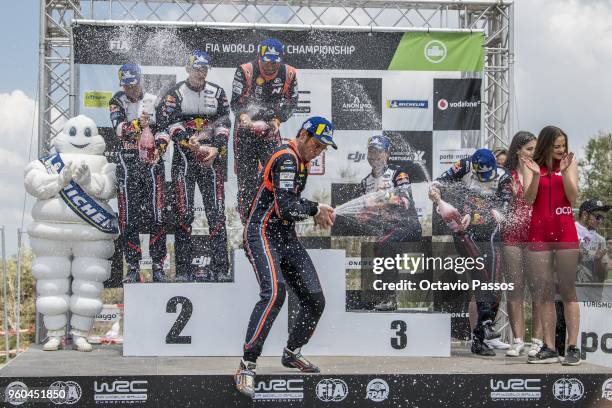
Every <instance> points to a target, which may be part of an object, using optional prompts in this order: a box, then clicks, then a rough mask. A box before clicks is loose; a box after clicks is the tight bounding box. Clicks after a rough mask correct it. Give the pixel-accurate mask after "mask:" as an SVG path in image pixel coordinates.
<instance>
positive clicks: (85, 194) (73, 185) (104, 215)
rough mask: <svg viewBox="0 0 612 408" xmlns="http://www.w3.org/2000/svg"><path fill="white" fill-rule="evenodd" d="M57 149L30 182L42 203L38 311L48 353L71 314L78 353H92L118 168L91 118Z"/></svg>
mask: <svg viewBox="0 0 612 408" xmlns="http://www.w3.org/2000/svg"><path fill="white" fill-rule="evenodd" d="M51 144H52V147H54V148H55V154H52V155H51V156H48V157H44V158H42V159H40V160H36V161H33V162H32V163H30V164H28V166H27V167H26V169H25V182H24V183H25V188H26V191H27V192H28V193H29V194H31V195H33V196H34V197H36V198H37V201H36V204H35V205H34V208H33V209H32V218H33V219H34V221H33V223H32V224H31V225H30V226H29V228H28V233H29V235H30V243H31V246H32V250H33V251H34V254H35V255H36V259H35V261H34V263H33V265H32V275H33V276H34V278H36V280H37V282H36V293H37V299H36V307H37V309H38V311H39V312H40V313H42V314H43V316H44V324H45V327H46V328H47V330H48V336H49V337H48V341H47V342H46V343H45V345H44V349H45V350H47V351H52V350H57V349H58V348H59V346H60V343H61V337H62V335H63V334H64V332H65V329H66V325H67V323H68V320H67V316H66V315H67V313H66V312H68V310H70V311H71V312H72V318H71V319H70V325H71V328H72V330H71V334H72V336H73V341H74V344H75V345H76V347H77V350H79V351H91V349H92V347H91V345H90V344H89V343H88V342H87V335H88V332H89V330H90V329H91V326H92V324H93V319H94V316H95V315H96V314H97V313H99V312H100V310H101V308H102V301H101V300H100V295H101V293H102V289H103V287H104V285H103V282H104V281H105V280H107V279H108V278H109V276H110V261H109V260H108V259H109V258H110V257H111V256H112V255H113V252H114V245H113V240H114V238H115V237H116V235H117V227H116V220H115V214H114V212H113V211H112V209H111V208H110V206H109V205H108V200H109V199H110V198H112V197H114V196H115V193H116V187H115V165H114V164H110V163H108V161H107V160H106V158H105V157H104V155H103V153H104V149H105V143H104V139H103V138H102V136H100V135H98V128H97V126H96V124H95V123H94V121H93V120H91V119H90V118H88V117H87V116H83V115H79V116H77V117H74V118H72V119H70V120H68V121H67V122H66V124H65V125H64V128H63V130H62V132H61V133H59V134H58V135H57V136H56V137H55V138H54V139H53V140H52V142H51ZM71 277H72V295H69V293H70V289H71V287H70V282H71Z"/></svg>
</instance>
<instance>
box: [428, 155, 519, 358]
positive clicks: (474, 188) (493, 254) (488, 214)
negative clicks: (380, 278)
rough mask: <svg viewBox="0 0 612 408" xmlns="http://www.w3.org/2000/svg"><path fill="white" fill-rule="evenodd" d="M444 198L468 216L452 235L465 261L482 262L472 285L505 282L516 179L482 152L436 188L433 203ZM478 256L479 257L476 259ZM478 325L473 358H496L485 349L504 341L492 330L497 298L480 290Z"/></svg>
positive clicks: (473, 274)
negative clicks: (505, 243) (507, 224)
mask: <svg viewBox="0 0 612 408" xmlns="http://www.w3.org/2000/svg"><path fill="white" fill-rule="evenodd" d="M441 193H443V194H444V195H445V196H446V197H448V200H447V201H450V202H454V203H455V204H456V206H457V207H458V208H459V209H460V210H461V212H462V213H463V214H464V218H463V226H462V228H461V229H460V230H459V231H457V232H454V233H453V239H454V241H455V247H456V248H457V252H458V253H459V254H460V255H461V256H463V257H477V256H482V257H483V258H484V264H485V268H484V269H477V268H475V269H472V270H471V280H472V281H474V280H478V281H481V282H487V283H495V282H501V270H500V262H501V258H500V255H501V231H500V228H501V227H500V224H501V222H502V221H503V216H504V215H505V214H506V212H507V210H508V208H509V204H510V202H511V200H512V197H513V192H512V177H511V176H510V174H509V173H508V172H507V171H505V170H504V169H503V168H501V167H497V165H496V162H495V156H494V155H493V152H491V151H490V150H488V149H479V150H477V151H476V152H475V153H474V154H473V155H472V157H471V159H462V160H460V161H458V162H456V163H455V164H454V165H453V166H452V167H451V168H450V169H448V170H447V171H446V172H444V173H443V174H442V175H441V176H440V177H438V178H437V179H436V181H434V182H433V183H432V186H431V188H430V192H429V197H430V198H431V200H432V201H434V203H437V202H439V200H440V199H441ZM475 252H476V253H475ZM475 297H476V308H477V310H478V320H477V323H476V326H475V327H474V328H473V341H472V353H474V354H479V355H484V356H494V355H495V352H494V351H493V350H492V349H491V348H490V347H489V346H488V345H487V344H486V343H485V339H486V340H492V339H495V338H497V337H499V336H500V334H499V333H498V332H496V331H494V330H493V328H492V326H493V322H494V321H495V317H496V315H497V309H498V306H499V293H498V292H495V291H489V290H477V291H476V293H475Z"/></svg>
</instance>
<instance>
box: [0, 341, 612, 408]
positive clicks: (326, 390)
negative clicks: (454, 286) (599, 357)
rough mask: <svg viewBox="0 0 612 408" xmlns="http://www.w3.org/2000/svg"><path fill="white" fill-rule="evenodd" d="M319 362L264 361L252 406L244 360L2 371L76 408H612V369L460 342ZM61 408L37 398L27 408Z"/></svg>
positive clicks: (28, 357)
mask: <svg viewBox="0 0 612 408" xmlns="http://www.w3.org/2000/svg"><path fill="white" fill-rule="evenodd" d="M305 351H306V350H305ZM309 357H311V356H310V355H309ZM312 360H313V361H314V362H315V363H316V364H318V365H319V366H320V367H321V369H322V372H321V374H316V375H313V374H311V375H301V374H299V373H298V372H296V371H295V370H291V369H287V368H284V367H282V366H281V365H280V361H279V358H278V357H262V358H261V360H260V361H259V364H258V372H257V373H258V376H257V385H258V394H257V395H258V399H257V400H256V401H250V400H247V399H245V398H243V397H241V396H240V395H238V394H237V393H236V392H235V390H234V388H233V383H232V377H231V375H232V374H233V373H234V371H235V369H236V367H237V364H238V361H239V358H236V357H124V356H123V354H122V347H121V346H101V347H96V348H95V349H94V351H93V352H91V353H80V352H77V351H72V350H63V351H58V352H44V351H42V349H41V348H40V347H38V346H36V347H31V348H30V349H29V350H28V351H26V352H25V353H22V354H20V355H19V356H18V357H17V358H16V359H14V360H13V361H11V362H10V363H9V364H8V365H7V366H5V367H3V368H2V369H0V390H2V391H4V390H5V389H6V387H7V385H9V384H15V383H22V384H24V385H25V386H27V387H28V389H30V390H36V389H48V388H49V387H50V386H51V385H52V384H54V383H55V384H56V385H55V386H56V387H60V388H61V387H63V389H65V390H68V391H69V393H68V394H69V396H71V398H72V400H66V401H59V402H60V404H61V403H68V404H72V405H73V406H78V407H100V406H104V405H102V404H110V403H112V404H113V405H112V406H141V407H214V408H217V407H219V408H224V407H253V406H258V407H259V406H261V407H287V406H300V407H324V406H327V407H329V406H338V407H346V406H349V407H362V406H364V407H413V406H418V407H430V406H431V407H442V406H452V407H461V406H466V407H468V406H470V407H490V406H496V407H497V406H499V407H515V406H535V405H536V404H537V405H538V406H547V407H548V406H550V407H566V406H568V404H572V403H573V404H577V405H574V406H583V407H612V368H608V367H601V366H596V365H593V364H587V363H583V364H581V365H579V366H575V367H565V366H561V365H560V364H545V365H532V364H527V363H526V358H525V357H521V358H508V357H505V356H504V355H503V352H502V351H498V356H497V357H495V358H479V357H475V356H473V355H472V354H471V353H470V352H469V351H468V349H467V347H466V346H465V345H460V344H453V347H452V349H451V356H450V357H332V356H312ZM607 384H609V391H607V388H605V387H608V385H607ZM604 386H605V387H604ZM13 387H15V385H13ZM604 395H609V397H610V399H609V400H608V399H606V398H605V397H604ZM77 397H78V400H76V399H77ZM3 400H4V399H3ZM526 403H528V404H526ZM57 405H58V404H57V401H56V403H53V402H51V401H48V400H47V401H42V400H38V401H36V402H32V401H30V402H28V403H27V404H25V405H21V406H33V407H44V406H48V407H55V406H57ZM3 406H9V407H10V406H12V405H10V404H9V403H7V402H4V405H3ZM107 406H108V405H107Z"/></svg>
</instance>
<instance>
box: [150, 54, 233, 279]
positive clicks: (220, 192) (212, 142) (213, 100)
mask: <svg viewBox="0 0 612 408" xmlns="http://www.w3.org/2000/svg"><path fill="white" fill-rule="evenodd" d="M211 65H212V62H211V58H210V56H209V55H208V54H207V53H206V52H204V51H199V50H196V51H193V52H192V53H191V54H190V55H189V56H188V58H187V64H186V67H185V69H186V71H187V80H185V81H181V82H179V83H178V84H176V85H175V86H174V87H173V88H172V89H170V90H169V91H168V93H167V94H166V95H165V96H164V97H163V98H162V101H161V103H160V104H159V105H158V107H157V120H158V124H159V126H160V129H163V130H165V131H166V132H167V133H166V135H165V143H164V147H165V145H166V144H167V143H168V142H169V140H170V139H172V140H173V141H174V155H173V157H172V183H173V186H174V194H175V196H174V201H173V204H174V207H173V212H174V214H175V216H176V219H177V225H176V230H175V233H174V237H175V248H176V251H175V255H176V267H177V269H176V280H177V281H187V282H188V281H193V280H194V279H196V276H195V270H194V265H193V264H192V260H193V243H192V239H191V223H192V222H193V220H194V194H195V187H196V184H197V185H198V187H199V189H200V193H201V194H202V201H203V203H204V209H205V210H206V218H207V220H208V229H209V236H210V242H211V249H212V252H213V253H214V256H213V257H212V262H211V269H210V271H211V273H210V274H209V276H208V277H207V278H209V277H211V276H210V275H212V280H216V278H217V277H218V275H226V274H227V273H228V269H229V260H228V254H227V231H226V228H225V194H224V176H225V172H226V158H227V139H228V137H229V128H230V126H231V122H230V118H229V102H228V100H227V97H226V96H225V91H224V90H223V88H221V87H220V86H219V85H217V84H215V83H212V82H210V81H207V80H206V78H207V75H208V71H209V69H210V67H211ZM197 278H198V279H199V278H200V277H197ZM203 279H204V277H203Z"/></svg>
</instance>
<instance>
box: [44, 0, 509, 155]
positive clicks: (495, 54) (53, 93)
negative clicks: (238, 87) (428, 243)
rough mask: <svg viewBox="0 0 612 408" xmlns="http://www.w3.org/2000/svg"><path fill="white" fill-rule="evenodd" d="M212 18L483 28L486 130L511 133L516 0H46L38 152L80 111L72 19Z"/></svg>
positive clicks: (500, 135)
mask: <svg viewBox="0 0 612 408" xmlns="http://www.w3.org/2000/svg"><path fill="white" fill-rule="evenodd" d="M86 19H87V20H96V21H99V22H104V21H124V22H125V21H133V22H145V21H148V22H161V21H165V22H168V21H174V22H212V23H215V22H216V23H237V24H241V25H246V24H272V25H294V26H298V25H299V26H302V27H303V26H305V25H314V26H347V27H348V26H359V27H368V26H369V27H396V28H421V29H431V30H439V29H464V30H483V31H484V33H485V37H486V39H485V72H484V78H483V85H484V86H483V105H484V109H483V114H484V115H483V135H484V140H482V142H483V143H484V144H485V145H487V146H489V147H498V146H504V145H506V144H507V141H508V140H509V138H510V136H511V135H512V134H513V125H514V124H513V119H514V118H513V116H514V111H513V110H514V109H513V106H514V103H513V98H514V83H513V81H514V7H513V1H512V0H336V1H332V0H280V1H273V0H41V1H40V42H39V44H40V61H39V64H40V67H39V75H40V77H39V96H40V100H39V107H38V109H39V116H38V121H39V123H38V135H39V137H38V140H39V142H38V153H39V155H42V154H45V153H46V152H47V151H48V148H49V141H50V140H51V139H52V138H53V137H54V136H55V135H56V134H57V133H58V132H59V130H60V129H59V128H60V125H61V123H62V122H63V120H65V119H67V118H69V117H71V116H72V115H73V114H74V113H75V112H76V103H77V101H76V94H75V90H76V72H75V70H74V67H73V65H72V64H71V61H72V55H73V44H72V35H71V24H72V21H73V20H86Z"/></svg>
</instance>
